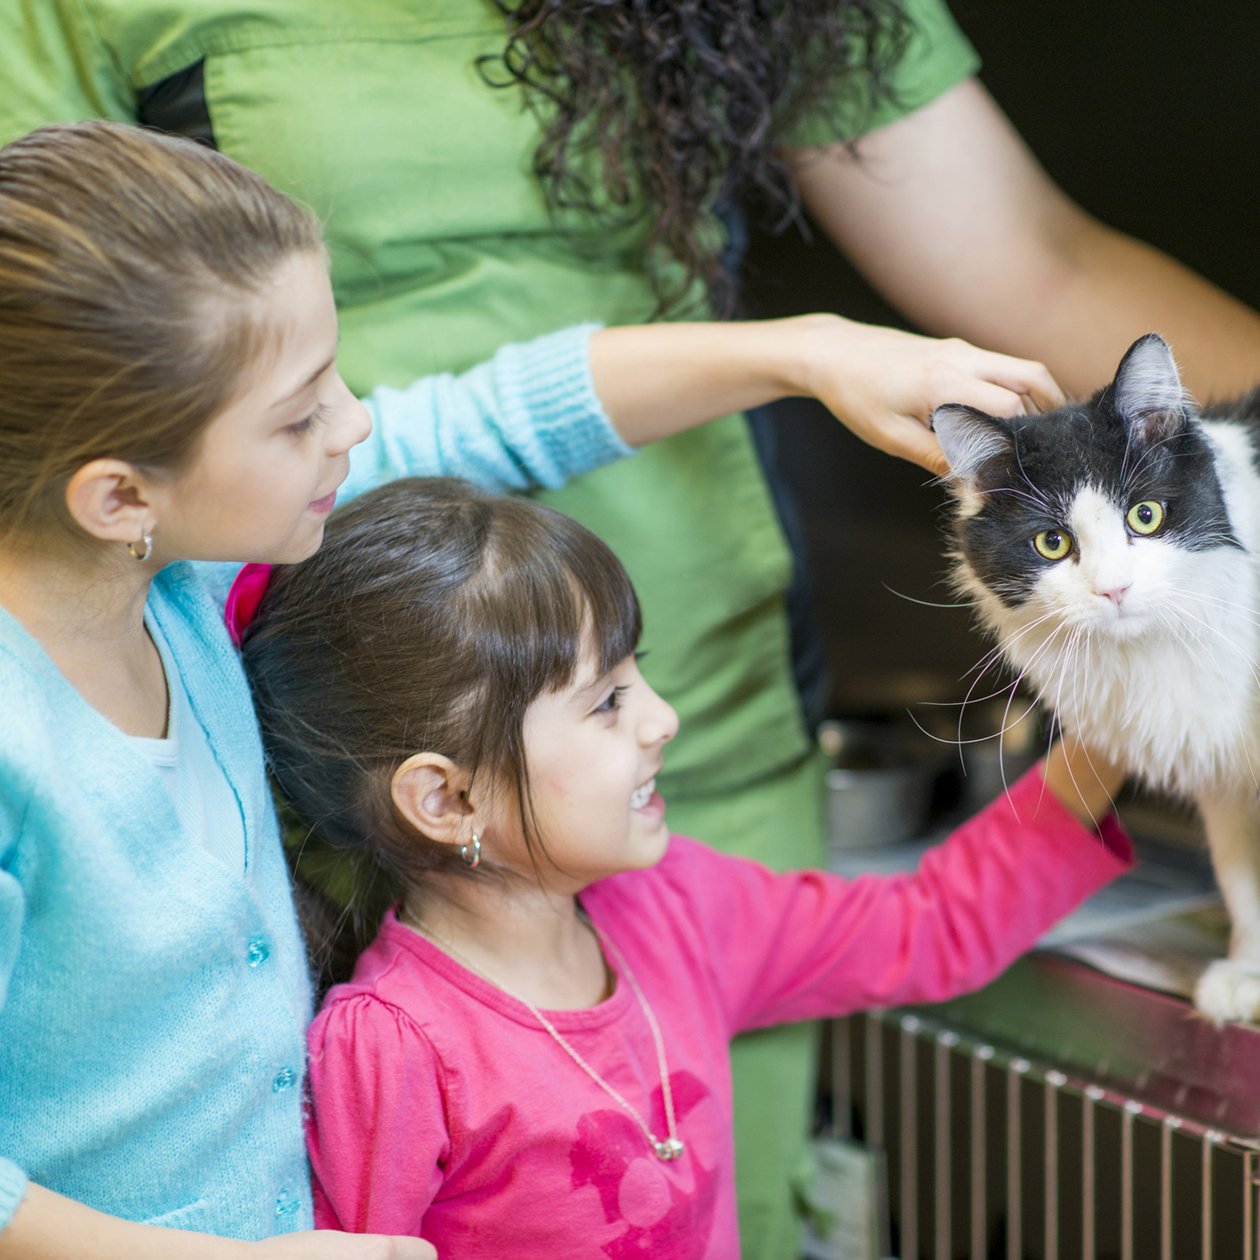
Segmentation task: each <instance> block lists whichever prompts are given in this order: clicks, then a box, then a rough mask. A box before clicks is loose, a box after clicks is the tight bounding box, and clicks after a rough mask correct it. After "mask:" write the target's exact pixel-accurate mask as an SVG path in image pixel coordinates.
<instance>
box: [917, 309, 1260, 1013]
mask: <svg viewBox="0 0 1260 1260" xmlns="http://www.w3.org/2000/svg"><path fill="white" fill-rule="evenodd" d="M933 428H934V429H935V431H936V434H937V436H938V438H939V439H940V443H941V446H942V448H943V449H944V451H945V455H946V457H947V459H948V460H949V464H950V468H951V479H950V484H951V488H952V490H953V492H954V494H955V497H956V501H957V514H956V518H955V522H954V539H955V553H954V556H955V566H956V567H955V577H956V581H957V584H958V586H959V588H960V589H961V590H962V591H964V592H965V593H966V594H967V595H968V597H970V598H971V599H973V600H974V601H975V605H976V608H977V610H978V613H979V616H980V619H981V620H982V622H983V623H984V625H985V626H986V628H987V629H988V630H989V631H991V632H992V633H993V634H994V635H995V636H996V638H997V640H998V643H999V645H1000V647H1001V650H1002V652H1003V654H1004V655H1005V657H1006V658H1007V660H1008V661H1009V662H1010V663H1011V665H1012V666H1013V667H1014V668H1015V669H1016V670H1017V671H1018V673H1019V674H1020V676H1021V677H1022V678H1023V679H1024V680H1026V681H1027V682H1029V683H1031V685H1032V686H1033V687H1034V689H1035V690H1036V692H1037V694H1038V695H1039V696H1040V697H1041V699H1042V700H1043V702H1044V703H1045V704H1047V705H1048V706H1049V707H1050V708H1052V709H1053V710H1054V711H1055V713H1056V714H1057V716H1058V719H1059V721H1060V722H1061V724H1062V726H1063V728H1064V729H1065V730H1067V731H1072V732H1075V733H1077V734H1078V735H1080V737H1081V738H1082V739H1083V740H1084V742H1085V743H1086V745H1087V746H1088V747H1094V748H1096V749H1098V750H1099V751H1100V752H1103V753H1105V754H1106V755H1107V756H1109V757H1110V758H1111V760H1112V761H1114V762H1115V763H1116V764H1118V765H1120V766H1122V767H1124V768H1125V769H1127V770H1129V771H1130V772H1131V773H1133V774H1134V775H1136V776H1138V777H1139V778H1141V779H1143V780H1145V781H1146V782H1147V783H1148V784H1150V785H1151V786H1153V787H1156V788H1159V789H1163V790H1169V791H1172V792H1174V793H1177V794H1180V795H1183V796H1186V797H1189V798H1191V799H1192V800H1194V801H1195V802H1196V803H1197V805H1198V807H1199V811H1200V813H1201V815H1202V818H1203V822H1204V826H1205V829H1206V833H1207V839H1208V846H1209V848H1210V850H1211V855H1212V862H1213V866H1214V869H1215V872H1216V878H1217V881H1218V883H1219V885H1220V887H1221V892H1222V895H1223V896H1224V899H1225V903H1226V906H1227V907H1228V909H1229V912H1230V919H1231V925H1232V935H1231V941H1230V950H1229V957H1228V958H1227V959H1222V960H1220V961H1218V962H1215V963H1213V964H1211V966H1210V967H1209V968H1208V969H1207V971H1206V972H1205V973H1204V974H1203V976H1202V978H1201V979H1200V981H1199V983H1198V987H1197V990H1196V993H1195V1003H1196V1005H1197V1006H1198V1007H1199V1009H1200V1010H1201V1011H1203V1012H1204V1013H1205V1014H1206V1015H1208V1016H1210V1017H1211V1018H1212V1019H1214V1020H1225V1019H1254V1018H1257V1017H1260V471H1258V469H1260V447H1258V445H1257V443H1258V440H1260V390H1256V391H1255V392H1253V393H1252V394H1249V395H1248V396H1247V397H1245V398H1243V399H1241V400H1239V401H1238V402H1237V403H1234V404H1230V405H1217V406H1212V407H1209V408H1207V409H1205V410H1204V411H1203V412H1202V413H1199V412H1197V411H1196V410H1195V408H1194V406H1193V405H1192V403H1191V402H1190V400H1189V399H1188V398H1187V397H1186V395H1185V393H1184V391H1183V389H1182V385H1181V379H1180V377H1179V376H1178V373H1177V367H1176V364H1175V363H1174V361H1173V357H1172V354H1171V352H1170V351H1169V349H1168V346H1167V345H1166V344H1165V343H1164V341H1163V340H1162V339H1161V338H1160V337H1159V336H1157V335H1156V334H1154V333H1150V334H1148V335H1147V336H1145V337H1142V338H1141V339H1140V340H1139V341H1137V342H1135V343H1134V344H1133V345H1132V346H1131V347H1130V348H1129V350H1128V352H1127V353H1126V354H1125V356H1124V358H1123V360H1122V361H1121V363H1120V367H1119V369H1118V370H1117V372H1116V378H1115V380H1114V381H1113V382H1112V383H1111V384H1110V385H1108V386H1106V388H1104V389H1102V390H1099V392H1098V393H1097V394H1095V395H1094V397H1093V398H1091V399H1089V401H1088V402H1082V403H1073V404H1069V405H1068V406H1066V407H1064V408H1062V409H1060V410H1058V411H1053V412H1047V413H1045V414H1043V415H1037V416H1020V417H1017V418H1015V419H996V418H994V417H992V416H988V415H985V414H984V413H983V412H979V411H976V410H973V409H972V408H969V407H963V406H956V405H951V406H945V407H940V408H938V409H937V411H936V413H935V415H934V417H933Z"/></svg>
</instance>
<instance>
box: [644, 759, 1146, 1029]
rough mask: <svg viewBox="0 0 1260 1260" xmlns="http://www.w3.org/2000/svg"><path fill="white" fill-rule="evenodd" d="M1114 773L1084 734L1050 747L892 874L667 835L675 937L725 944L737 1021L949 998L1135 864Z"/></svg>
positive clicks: (730, 1002)
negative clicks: (731, 851)
mask: <svg viewBox="0 0 1260 1260" xmlns="http://www.w3.org/2000/svg"><path fill="white" fill-rule="evenodd" d="M1121 782H1122V776H1121V775H1120V774H1119V772H1117V771H1116V770H1115V769H1114V768H1113V767H1111V766H1109V765H1107V764H1105V763H1104V762H1102V761H1101V760H1099V759H1098V758H1096V757H1091V756H1090V754H1088V753H1087V752H1086V751H1085V750H1083V749H1081V748H1080V747H1079V746H1076V745H1074V744H1069V745H1066V746H1064V747H1062V748H1058V749H1055V750H1054V751H1052V752H1051V754H1049V756H1048V757H1047V759H1046V761H1045V762H1044V763H1043V764H1042V766H1040V767H1038V768H1036V769H1034V770H1031V771H1029V772H1028V773H1027V774H1026V775H1025V776H1024V777H1023V778H1021V779H1020V780H1018V781H1017V782H1015V783H1013V784H1012V785H1011V787H1010V789H1009V791H1007V792H1005V793H1003V795H1002V796H1000V797H999V798H998V799H997V800H995V801H993V802H991V803H990V804H989V805H988V806H986V808H985V809H984V810H982V811H981V812H980V813H979V814H977V815H976V817H974V818H972V819H970V820H969V821H968V822H966V823H964V824H963V825H962V826H961V827H959V828H958V829H957V830H956V831H955V832H954V833H953V834H952V835H950V836H949V838H948V839H946V840H945V841H943V842H942V843H940V844H937V845H935V846H933V847H932V848H930V849H929V850H928V851H927V852H926V853H925V854H924V856H923V858H922V860H921V861H920V863H919V866H918V869H917V870H915V871H909V872H906V873H904V874H895V875H890V876H889V875H861V876H857V877H855V878H852V879H847V878H843V877H841V876H839V875H836V874H833V873H830V872H827V871H799V872H789V873H787V874H777V873H775V872H772V871H769V870H767V869H765V868H764V867H761V866H759V865H758V864H756V863H750V862H742V861H740V860H738V859H733V858H729V857H724V856H722V855H719V854H714V853H712V852H711V851H709V850H707V849H705V848H703V846H698V845H694V844H689V843H688V842H686V841H680V840H677V839H676V840H675V841H674V842H673V843H672V844H671V851H670V853H669V855H668V856H667V858H666V859H665V861H664V862H662V863H661V864H660V866H658V867H657V868H656V869H657V870H658V871H659V872H660V873H661V874H662V875H663V876H665V877H666V878H667V879H668V881H669V884H670V887H671V888H672V889H673V890H674V894H675V895H676V896H677V898H678V900H679V901H680V903H685V904H686V906H687V910H686V912H685V916H684V915H681V914H680V915H679V916H678V917H679V918H680V919H681V918H683V917H686V918H687V919H688V920H689V921H690V924H691V928H690V935H689V937H688V938H687V939H685V940H679V941H678V942H676V943H675V948H677V949H684V950H685V949H691V950H693V951H694V950H696V949H698V950H699V951H700V953H701V955H702V956H703V957H706V958H720V959H722V967H721V969H720V971H719V972H718V973H717V976H718V979H717V983H718V984H719V986H720V988H721V991H722V994H723V999H722V1000H723V1005H724V1009H725V1010H726V1011H727V1013H728V1017H729V1020H730V1024H729V1027H728V1032H730V1033H732V1034H733V1033H735V1032H738V1031H743V1030H745V1029H748V1028H754V1027H763V1026H765V1025H767V1024H774V1023H784V1022H789V1021H793V1020H799V1019H812V1018H818V1017H826V1016H836V1015H844V1014H848V1013H851V1012H853V1011H857V1010H864V1009H868V1008H870V1007H885V1006H900V1005H903V1004H906V1003H913V1002H936V1001H941V1000H944V999H946V998H950V997H956V996H958V995H959V994H962V993H965V992H968V991H970V990H972V989H975V988H978V987H979V986H980V985H983V984H986V983H987V982H988V981H990V980H992V979H993V978H995V977H996V976H997V975H998V974H1000V973H1001V972H1002V971H1003V970H1004V969H1005V968H1006V967H1007V966H1009V965H1010V964H1011V963H1012V962H1013V961H1014V960H1015V959H1016V958H1017V957H1018V956H1019V955H1020V954H1022V953H1024V952H1025V951H1026V950H1028V949H1029V948H1031V947H1032V946H1033V945H1035V944H1036V942H1037V940H1038V939H1039V938H1040V937H1041V936H1042V935H1043V934H1044V933H1045V932H1046V931H1047V930H1048V929H1049V928H1050V927H1052V926H1053V925H1054V924H1055V923H1056V922H1058V920H1059V919H1061V918H1063V917H1064V916H1065V915H1066V914H1068V913H1070V912H1071V911H1072V910H1073V909H1075V908H1076V906H1077V905H1079V904H1080V902H1081V901H1083V900H1084V899H1085V898H1086V897H1088V896H1089V895H1090V894H1091V893H1093V892H1095V891H1097V890H1098V889H1099V888H1100V887H1102V886H1103V885H1104V884H1106V883H1107V882H1108V881H1109V880H1111V879H1114V878H1115V877H1116V876H1117V875H1119V874H1121V873H1122V872H1124V871H1125V870H1126V869H1127V868H1128V867H1129V866H1130V865H1131V864H1132V861H1133V854H1132V848H1131V846H1130V844H1129V841H1128V839H1127V837H1126V836H1125V834H1124V832H1123V830H1122V829H1121V828H1120V825H1119V824H1118V823H1117V822H1116V820H1115V818H1114V817H1111V816H1109V814H1108V807H1109V802H1110V795H1111V793H1112V792H1113V791H1115V790H1116V789H1117V788H1118V787H1119V786H1120V784H1121ZM1095 820H1097V821H1095ZM691 939H694V940H695V941H697V942H699V944H697V945H692V944H689V943H688V942H689V941H690V940H691Z"/></svg>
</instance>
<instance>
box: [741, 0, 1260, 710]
mask: <svg viewBox="0 0 1260 1260" xmlns="http://www.w3.org/2000/svg"><path fill="white" fill-rule="evenodd" d="M952 7H953V11H954V14H955V16H956V17H957V18H958V20H959V22H960V24H961V25H962V27H963V29H964V30H965V31H966V32H967V33H968V35H969V36H970V38H971V39H972V41H973V42H974V43H975V45H976V47H977V48H978V49H979V51H980V54H981V56H982V58H983V63H984V64H983V68H982V71H981V77H982V79H983V80H984V82H985V84H986V86H987V87H988V88H989V90H990V92H992V94H993V95H994V96H995V97H996V99H997V101H998V103H999V104H1000V105H1001V106H1002V108H1003V109H1004V110H1005V111H1006V113H1007V114H1008V115H1009V116H1010V117H1011V118H1012V120H1013V121H1014V123H1015V125H1016V127H1017V128H1018V129H1019V130H1020V132H1021V133H1022V134H1023V136H1024V138H1025V139H1026V140H1027V141H1028V142H1029V144H1030V146H1031V147H1032V149H1033V151H1034V152H1035V153H1036V154H1037V156H1038V157H1039V159H1040V160H1041V162H1042V164H1043V165H1044V166H1045V167H1046V168H1047V170H1048V171H1049V172H1050V174H1051V175H1052V176H1053V177H1054V178H1055V179H1056V180H1057V181H1058V183H1059V184H1060V185H1061V186H1062V187H1063V188H1064V189H1066V190H1067V192H1068V193H1069V194H1070V195H1072V196H1073V197H1074V198H1076V199H1077V200H1078V201H1079V202H1081V203H1082V204H1083V205H1084V206H1085V207H1086V208H1088V209H1089V210H1090V211H1091V212H1093V213H1094V214H1096V215H1097V216H1098V217H1100V218H1102V219H1104V220H1105V221H1107V222H1109V223H1111V224H1113V225H1115V226H1116V227H1119V228H1121V229H1123V230H1125V231H1127V232H1130V233H1133V234H1134V235H1136V236H1139V237H1141V238H1143V239H1145V240H1148V241H1150V242H1152V243H1153V244H1156V245H1158V246H1159V247H1161V248H1162V249H1165V250H1167V251H1168V252H1170V253H1172V254H1173V255H1175V256H1176V257H1178V258H1180V259H1181V260H1182V261H1184V262H1186V263H1188V264H1189V265H1191V266H1193V267H1194V268H1195V269H1197V270H1198V271H1200V272H1202V273H1203V274H1204V275H1206V276H1208V277H1209V278H1211V279H1213V280H1214V281H1216V282H1217V283H1218V284H1220V285H1221V286H1222V287H1224V288H1226V289H1228V290H1229V291H1230V292H1232V293H1234V294H1235V295H1237V296H1238V297H1240V298H1242V299H1243V300H1244V301H1247V302H1249V303H1250V304H1252V305H1253V306H1256V307H1258V308H1260V266H1257V263H1256V257H1257V250H1258V248H1260V213H1258V212H1257V207H1258V206H1260V73H1258V67H1260V6H1257V5H1256V4H1254V3H1253V2H1251V0H1210V2H1209V3H1205V4H1201V5H1181V4H1176V5H1174V4H1171V3H1159V2H1158V0H1156V2H1155V3H1152V2H1150V0H1148V2H1147V3H1141V2H1140V0H1090V2H1085V0H1055V2H1053V3H1052V2H1051V0H1024V2H1023V3H1018V2H1014V3H1012V2H1011V0H1005V2H1002V0H955V3H954V4H953V5H952ZM745 283H746V289H747V294H748V297H749V299H750V301H751V303H752V305H753V307H754V310H757V311H760V312H763V313H766V314H786V313H790V312H794V311H805V310H818V309H832V310H839V311H841V312H842V313H844V314H847V315H851V316H853V317H854V318H861V319H869V320H874V321H878V322H888V323H900V322H902V321H900V320H899V318H898V316H897V315H896V314H895V312H893V311H891V310H889V309H888V308H887V307H886V306H884V304H883V303H882V302H881V301H880V300H879V298H878V297H876V296H875V295H874V294H872V293H871V292H870V291H869V290H868V289H867V288H866V287H865V286H864V285H863V283H862V281H861V280H860V279H859V278H857V277H856V276H855V275H854V274H853V273H852V271H851V270H850V269H849V268H848V267H847V266H846V265H845V264H844V262H843V260H841V259H840V258H839V257H838V255H837V254H836V252H835V251H834V250H833V249H831V247H830V246H829V245H826V244H825V243H821V242H816V243H815V244H813V245H809V244H806V243H805V242H804V241H803V240H802V239H801V237H800V236H799V235H798V234H795V233H792V234H789V235H787V236H784V237H779V238H774V239H770V238H768V237H766V236H764V235H754V238H753V242H752V247H751V250H750V254H749V259H748V267H747V275H746V282H745ZM779 433H780V461H781V465H782V467H783V470H784V472H785V474H786V476H787V479H788V481H789V483H790V484H791V485H792V486H793V488H794V489H795V491H796V494H797V498H798V501H799V503H800V505H801V508H802V513H803V517H804V521H805V526H806V531H807V535H808V539H809V550H810V559H811V565H812V569H813V573H814V580H815V597H816V601H817V605H818V613H819V617H820V620H821V623H822V625H823V628H824V633H825V636H826V641H827V650H828V656H829V659H830V662H831V666H832V673H833V684H832V708H833V710H834V711H836V712H839V713H851V712H857V711H870V710H880V711H882V710H887V709H897V708H902V707H904V706H905V705H906V704H908V703H912V702H915V701H921V700H928V699H936V698H940V699H949V698H956V697H958V696H959V695H961V693H962V691H963V690H964V689H965V687H966V685H967V680H965V679H964V675H965V674H966V672H967V670H968V669H969V668H970V667H971V666H972V665H973V663H974V662H975V661H976V660H977V659H978V658H979V656H980V655H981V653H982V652H983V650H984V646H985V645H984V644H983V643H982V641H981V640H980V638H979V637H978V636H977V635H975V634H974V632H973V631H972V630H971V628H970V623H969V620H968V615H967V613H966V611H965V610H961V609H956V608H955V609H939V608H929V607H924V606H922V605H921V604H918V603H911V602H908V600H906V599H903V598H900V597H899V596H898V595H897V594H894V593H892V592H893V591H896V592H900V593H901V595H904V596H909V597H910V598H911V599H914V600H922V601H928V602H945V601H948V600H949V599H950V598H951V597H950V594H949V592H948V590H947V588H946V587H945V586H944V585H942V584H941V582H940V578H941V575H942V573H943V571H944V561H943V559H942V546H941V535H940V530H939V526H940V511H941V505H942V504H943V501H944V500H943V495H942V494H941V492H940V491H939V490H938V489H936V488H933V487H931V486H929V485H926V484H925V477H924V474H922V473H920V472H919V471H918V470H917V469H914V468H912V467H910V466H909V465H905V464H902V463H901V462H900V461H895V460H892V459H889V458H888V457H887V456H883V455H879V454H877V453H875V452H873V451H870V450H869V449H868V448H866V447H865V446H863V445H862V444H861V443H860V442H858V441H857V440H856V439H854V438H852V437H850V436H849V435H848V434H847V433H846V432H845V431H844V430H843V429H842V428H841V427H840V426H839V425H837V424H836V423H835V422H834V421H832V420H831V419H830V418H829V417H828V416H827V415H826V413H825V412H823V411H822V409H821V408H819V407H817V406H816V405H815V404H811V403H805V402H793V403H788V404H784V405H782V407H781V424H780V428H779ZM889 588H892V589H891V590H890V589H889Z"/></svg>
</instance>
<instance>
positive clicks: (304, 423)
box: [284, 403, 329, 437]
mask: <svg viewBox="0 0 1260 1260" xmlns="http://www.w3.org/2000/svg"><path fill="white" fill-rule="evenodd" d="M328 411H329V408H328V407H327V406H325V404H324V403H320V404H319V406H318V407H316V408H315V410H314V411H312V412H311V414H310V415H309V416H305V417H303V419H301V420H297V421H295V422H294V423H293V424H286V425H285V426H284V431H285V432H286V433H288V434H290V435H291V436H292V437H302V436H303V435H304V434H306V433H309V432H310V431H311V430H312V429H313V428H314V427H315V426H316V425H317V424H318V423H319V422H320V421H321V420H323V419H324V417H325V416H326V415H327V414H328Z"/></svg>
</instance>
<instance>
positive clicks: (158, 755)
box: [129, 621, 245, 871]
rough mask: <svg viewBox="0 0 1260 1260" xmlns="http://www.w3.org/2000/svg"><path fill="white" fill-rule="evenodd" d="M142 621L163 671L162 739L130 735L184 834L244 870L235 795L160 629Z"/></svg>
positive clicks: (240, 826)
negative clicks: (164, 707) (155, 775)
mask: <svg viewBox="0 0 1260 1260" xmlns="http://www.w3.org/2000/svg"><path fill="white" fill-rule="evenodd" d="M145 624H146V626H147V628H148V631H149V634H150V635H151V637H152V639H153V643H154V646H155V647H156V648H157V650H158V656H159V657H160V658H161V661H162V672H163V673H164V674H165V675H166V694H167V713H166V737H165V738H164V739H146V738H145V737H144V736H142V735H132V736H129V738H130V740H131V742H132V744H133V746H134V747H135V749H136V751H137V752H139V753H140V754H141V755H142V756H143V757H145V758H146V759H147V760H148V761H149V762H150V763H151V764H152V765H153V766H154V767H156V769H157V771H158V773H159V775H160V776H161V779H162V782H163V784H164V785H165V787H166V790H167V792H169V793H170V796H171V800H172V802H173V803H174V805H175V814H176V817H177V818H178V819H179V825H180V829H181V830H182V831H183V833H184V835H186V836H187V837H188V838H189V839H190V840H192V841H194V842H195V843H197V844H200V845H201V846H202V847H204V848H205V849H206V850H207V851H208V852H210V853H211V854H213V855H214V857H216V858H218V859H219V861H221V862H225V863H226V864H227V865H228V866H229V867H230V868H231V869H232V870H234V871H241V870H244V867H245V828H244V825H243V823H242V821H241V810H240V806H239V805H238V804H237V800H236V794H235V793H234V792H233V791H232V786H231V784H230V783H229V782H228V780H227V776H226V775H225V774H224V773H223V768H222V767H221V766H220V765H219V763H218V761H217V760H216V758H215V755H214V753H213V752H212V751H211V748H210V741H209V739H207V738H206V732H205V730H204V728H203V727H202V725H201V723H200V722H199V721H198V720H197V715H196V714H195V713H194V712H193V710H192V705H191V704H190V703H189V701H188V692H187V691H186V690H185V688H184V682H183V679H182V678H181V677H180V676H179V671H178V670H177V669H175V667H174V665H173V663H172V661H171V656H170V651H169V649H168V648H167V645H166V641H165V639H163V637H162V634H161V631H159V630H158V628H157V626H155V625H153V624H151V623H149V622H147V621H146V623H145Z"/></svg>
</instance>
